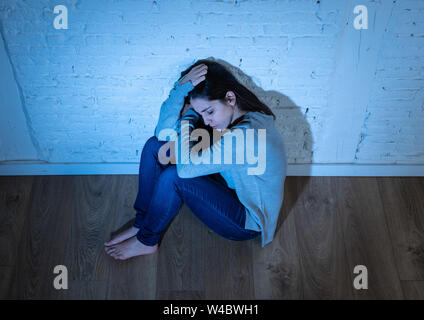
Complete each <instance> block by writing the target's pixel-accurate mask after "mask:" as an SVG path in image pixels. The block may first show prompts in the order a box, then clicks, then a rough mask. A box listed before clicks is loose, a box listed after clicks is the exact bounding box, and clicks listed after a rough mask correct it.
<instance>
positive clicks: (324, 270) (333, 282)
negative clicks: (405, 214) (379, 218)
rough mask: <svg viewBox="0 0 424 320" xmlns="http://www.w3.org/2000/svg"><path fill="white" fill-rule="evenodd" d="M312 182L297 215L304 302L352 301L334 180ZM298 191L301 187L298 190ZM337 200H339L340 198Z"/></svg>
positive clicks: (304, 193)
mask: <svg viewBox="0 0 424 320" xmlns="http://www.w3.org/2000/svg"><path fill="white" fill-rule="evenodd" d="M298 179H299V181H301V180H302V179H309V183H308V184H307V185H306V187H305V188H304V190H303V192H302V194H301V196H300V198H299V201H298V202H299V203H298V206H296V210H295V212H294V213H293V214H294V220H295V227H296V237H297V243H298V248H299V249H298V250H299V258H300V270H301V279H302V289H303V295H302V297H303V298H304V299H342V298H343V299H350V298H351V297H352V290H351V282H350V279H349V273H348V269H347V268H346V267H347V266H348V264H347V262H348V260H347V258H346V254H345V247H344V245H343V241H342V239H343V236H342V232H341V230H342V229H341V221H340V219H339V216H338V214H337V209H336V199H337V196H336V195H334V193H333V186H332V180H331V179H328V178H326V177H312V178H307V177H298ZM297 188H298V189H299V187H297ZM337 201H338V199H337Z"/></svg>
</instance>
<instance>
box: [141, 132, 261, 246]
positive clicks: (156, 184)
mask: <svg viewBox="0 0 424 320" xmlns="http://www.w3.org/2000/svg"><path fill="white" fill-rule="evenodd" d="M165 143H166V141H159V140H158V139H157V138H156V137H155V136H153V137H151V138H149V140H147V142H146V144H145V145H144V147H143V151H142V153H141V160H140V168H139V185H138V194H137V198H136V200H135V203H134V209H135V210H136V219H135V223H134V227H136V228H138V229H140V230H139V231H138V233H137V235H136V237H137V239H138V240H139V241H140V242H141V243H143V244H145V245H148V246H154V245H156V244H157V243H158V242H159V239H160V237H161V235H162V233H163V232H164V230H165V229H166V227H167V226H168V224H169V223H170V222H171V220H172V219H173V218H174V217H175V215H176V214H177V213H178V212H179V210H180V208H181V206H182V204H183V202H184V203H186V205H187V206H188V207H189V208H190V210H191V211H192V212H193V213H194V214H195V215H196V216H197V217H198V218H199V219H200V220H201V221H202V222H203V223H204V224H205V225H206V226H207V227H209V228H210V229H211V230H213V231H214V232H216V233H217V234H219V235H220V236H222V237H224V238H227V239H230V240H238V241H241V240H249V239H253V238H255V237H257V236H258V235H260V232H257V231H254V230H248V229H245V228H244V224H245V221H246V211H245V207H244V206H243V204H242V203H241V202H240V201H239V199H238V197H237V194H236V192H235V191H234V190H233V189H230V188H228V186H227V185H226V183H225V180H223V178H222V177H221V179H222V180H221V181H220V179H219V177H220V175H219V174H215V175H206V176H201V177H195V178H180V177H179V176H178V174H177V166H176V165H175V164H170V163H169V164H166V165H163V164H161V163H160V162H159V159H158V152H159V148H160V147H161V146H162V145H164V144H165ZM168 154H169V151H168Z"/></svg>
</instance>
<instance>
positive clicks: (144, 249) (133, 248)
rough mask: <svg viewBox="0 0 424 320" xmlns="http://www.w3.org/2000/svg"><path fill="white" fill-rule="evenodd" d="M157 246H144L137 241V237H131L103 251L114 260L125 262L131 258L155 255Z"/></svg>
mask: <svg viewBox="0 0 424 320" xmlns="http://www.w3.org/2000/svg"><path fill="white" fill-rule="evenodd" d="M157 249H158V245H154V246H153V247H151V246H146V245H144V244H142V243H141V242H140V241H138V240H137V237H135V236H134V237H132V238H130V239H128V240H126V241H123V242H121V243H118V244H116V245H113V246H110V247H106V248H105V250H106V252H107V254H109V255H110V256H111V257H113V258H114V259H119V260H126V259H128V258H131V257H136V256H141V255H147V254H152V253H155V252H156V251H157Z"/></svg>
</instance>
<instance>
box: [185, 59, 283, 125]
mask: <svg viewBox="0 0 424 320" xmlns="http://www.w3.org/2000/svg"><path fill="white" fill-rule="evenodd" d="M200 64H205V65H206V66H207V67H208V69H207V74H206V79H205V80H204V81H202V82H200V83H199V84H198V85H197V86H195V87H194V89H193V90H192V91H190V93H189V95H188V97H187V98H186V101H185V103H189V104H191V106H192V107H193V109H194V110H195V111H196V112H197V113H199V114H200V115H201V116H202V119H203V122H204V124H205V125H207V126H210V127H216V128H217V129H221V130H223V129H226V128H228V127H229V126H230V124H231V122H233V121H234V120H235V119H236V118H238V117H239V116H241V115H243V114H245V113H246V112H250V111H252V112H256V111H257V112H262V113H265V114H269V115H272V116H273V117H274V119H275V115H274V114H273V112H272V111H271V110H270V109H269V108H268V107H267V106H266V105H265V104H263V103H262V102H261V101H260V100H259V99H258V98H257V97H256V95H254V94H253V93H252V92H251V91H250V90H248V89H247V88H246V87H245V86H243V85H242V84H241V83H240V82H239V81H238V80H237V79H236V78H235V77H234V76H233V75H232V74H231V73H230V72H229V71H228V70H227V69H226V68H225V67H224V66H223V65H221V64H219V63H217V62H214V61H210V60H199V61H197V62H196V63H195V64H193V65H192V66H190V67H189V68H188V69H187V70H185V71H183V72H182V73H181V78H182V77H183V76H185V75H186V74H187V73H188V72H190V70H191V69H192V68H193V67H195V66H197V65H200ZM180 115H181V114H180Z"/></svg>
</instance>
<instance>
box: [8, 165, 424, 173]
mask: <svg viewBox="0 0 424 320" xmlns="http://www.w3.org/2000/svg"><path fill="white" fill-rule="evenodd" d="M138 170H139V164H138V163H72V164H66V163H60V164H59V163H57V164H53V163H10V162H8V163H3V164H0V176H25V175H99V174H101V175H108V174H138ZM287 171H288V172H287V175H288V176H366V177H376V176H379V177H385V176H387V177H393V176H404V177H411V176H418V177H423V176H424V165H422V164H419V165H403V164H398V165H380V164H373V165H369V164H367V165H365V164H292V165H290V164H289V165H288V170H287Z"/></svg>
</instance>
